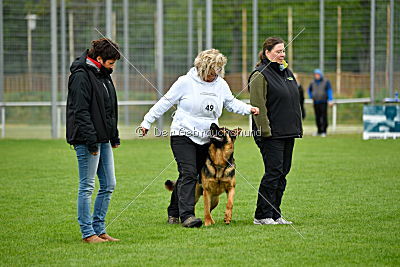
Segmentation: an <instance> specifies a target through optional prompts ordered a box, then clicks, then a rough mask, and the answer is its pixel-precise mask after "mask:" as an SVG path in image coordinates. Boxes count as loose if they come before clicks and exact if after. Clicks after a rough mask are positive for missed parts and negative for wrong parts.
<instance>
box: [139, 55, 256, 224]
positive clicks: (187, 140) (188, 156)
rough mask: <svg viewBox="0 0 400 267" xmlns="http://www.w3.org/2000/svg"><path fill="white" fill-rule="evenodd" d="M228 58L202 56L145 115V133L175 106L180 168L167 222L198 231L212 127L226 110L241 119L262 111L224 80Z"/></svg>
mask: <svg viewBox="0 0 400 267" xmlns="http://www.w3.org/2000/svg"><path fill="white" fill-rule="evenodd" d="M226 62H227V59H226V57H225V56H224V55H223V54H221V53H220V52H219V51H218V50H216V49H209V50H205V51H202V52H200V53H199V54H198V56H197V57H196V59H195V61H194V67H193V68H191V69H190V70H189V72H188V73H187V74H186V75H184V76H181V77H179V78H178V80H177V81H176V82H175V83H174V84H173V85H172V86H171V88H170V89H169V91H168V92H167V93H166V94H165V96H164V97H163V98H161V99H160V100H159V101H158V102H157V103H156V104H155V105H154V106H153V107H152V108H151V109H150V110H149V112H148V113H147V114H146V115H145V116H144V120H143V122H142V123H141V129H142V133H143V135H146V133H147V132H148V130H149V129H150V126H151V124H152V123H153V122H154V121H156V120H157V119H158V118H160V117H161V116H162V115H163V114H164V113H165V112H166V111H167V110H169V109H170V108H171V107H172V106H173V105H175V104H177V110H176V112H175V115H174V118H173V120H172V124H171V131H170V135H171V148H172V151H173V154H174V157H175V160H176V162H177V164H178V171H179V178H178V180H177V183H176V185H175V189H174V191H173V192H172V195H171V203H170V205H169V207H168V222H169V223H170V224H177V223H179V218H180V220H181V222H182V226H184V227H200V226H201V225H202V221H201V219H198V218H196V217H195V216H194V204H195V203H194V198H195V186H196V180H197V179H198V178H197V177H198V174H199V173H200V170H201V168H202V167H203V165H204V162H205V159H206V157H207V152H208V146H209V142H210V138H209V130H210V126H211V124H212V123H216V124H218V118H219V117H220V116H221V114H222V108H225V109H226V110H228V111H230V112H235V113H238V114H242V115H249V114H250V113H252V114H254V115H257V114H258V113H259V110H258V108H257V107H252V106H250V105H247V104H245V103H243V102H242V101H239V100H237V99H236V98H235V97H234V96H233V95H232V93H231V90H230V88H229V85H228V84H227V82H226V81H225V80H224V79H223V75H224V67H225V65H226Z"/></svg>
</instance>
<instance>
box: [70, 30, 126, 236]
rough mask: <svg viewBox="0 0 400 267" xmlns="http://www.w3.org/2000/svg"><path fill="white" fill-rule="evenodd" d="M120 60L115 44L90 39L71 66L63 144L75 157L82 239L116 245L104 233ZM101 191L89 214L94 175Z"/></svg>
mask: <svg viewBox="0 0 400 267" xmlns="http://www.w3.org/2000/svg"><path fill="white" fill-rule="evenodd" d="M119 58H120V53H119V52H118V46H117V44H115V43H113V42H112V41H111V40H109V39H105V38H103V39H99V40H95V41H92V48H91V49H90V50H87V51H85V52H84V53H83V54H82V55H81V56H80V57H79V58H77V59H76V60H75V61H74V62H73V63H72V65H71V76H70V77H69V82H68V98H67V142H68V143H69V144H71V145H73V146H74V148H75V150H76V155H77V158H78V168H79V192H78V222H79V225H80V228H81V232H82V238H83V241H85V242H88V243H99V242H105V241H118V239H115V238H113V237H111V236H109V235H108V234H107V233H106V231H105V217H106V214H107V210H108V204H109V203H110V199H111V194H112V192H113V191H114V187H115V171H114V158H113V152H112V149H111V147H113V148H117V147H118V146H119V144H120V140H119V136H118V129H117V122H118V110H117V108H118V105H117V95H116V92H115V88H114V84H113V82H112V79H111V76H110V74H111V73H112V70H113V67H114V64H115V62H116V61H117V60H118V59H119ZM96 173H97V176H98V177H99V182H100V188H99V192H98V194H97V197H96V202H95V204H94V209H93V214H90V206H91V198H92V193H93V190H94V182H95V176H96Z"/></svg>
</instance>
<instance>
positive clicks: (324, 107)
mask: <svg viewBox="0 0 400 267" xmlns="http://www.w3.org/2000/svg"><path fill="white" fill-rule="evenodd" d="M314 111H315V122H316V123H317V128H318V133H319V134H322V133H326V129H327V128H328V103H318V104H314Z"/></svg>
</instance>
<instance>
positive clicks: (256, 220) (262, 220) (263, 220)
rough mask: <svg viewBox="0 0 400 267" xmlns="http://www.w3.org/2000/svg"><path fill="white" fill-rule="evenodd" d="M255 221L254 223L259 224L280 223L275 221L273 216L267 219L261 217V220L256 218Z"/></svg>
mask: <svg viewBox="0 0 400 267" xmlns="http://www.w3.org/2000/svg"><path fill="white" fill-rule="evenodd" d="M253 223H254V224H257V225H263V224H278V223H277V222H275V221H274V219H272V218H265V219H260V220H258V219H256V218H254V221H253Z"/></svg>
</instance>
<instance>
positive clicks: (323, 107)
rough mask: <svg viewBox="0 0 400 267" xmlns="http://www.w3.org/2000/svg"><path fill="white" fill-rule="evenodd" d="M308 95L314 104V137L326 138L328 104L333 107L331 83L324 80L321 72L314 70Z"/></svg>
mask: <svg viewBox="0 0 400 267" xmlns="http://www.w3.org/2000/svg"><path fill="white" fill-rule="evenodd" d="M308 95H309V96H310V98H311V99H312V100H313V102H314V111H315V121H316V123H317V128H318V132H317V134H316V135H319V136H322V137H326V130H327V128H328V104H329V106H332V105H333V91H332V86H331V82H330V81H329V80H328V79H326V78H324V75H323V73H322V71H321V70H319V69H316V70H314V80H313V82H312V83H311V84H310V86H309V87H308Z"/></svg>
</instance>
